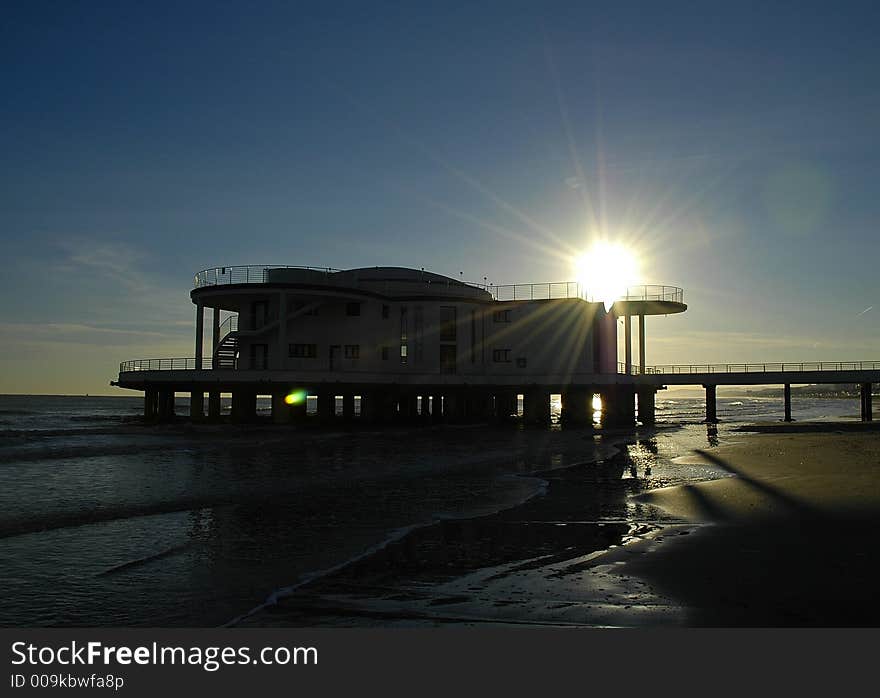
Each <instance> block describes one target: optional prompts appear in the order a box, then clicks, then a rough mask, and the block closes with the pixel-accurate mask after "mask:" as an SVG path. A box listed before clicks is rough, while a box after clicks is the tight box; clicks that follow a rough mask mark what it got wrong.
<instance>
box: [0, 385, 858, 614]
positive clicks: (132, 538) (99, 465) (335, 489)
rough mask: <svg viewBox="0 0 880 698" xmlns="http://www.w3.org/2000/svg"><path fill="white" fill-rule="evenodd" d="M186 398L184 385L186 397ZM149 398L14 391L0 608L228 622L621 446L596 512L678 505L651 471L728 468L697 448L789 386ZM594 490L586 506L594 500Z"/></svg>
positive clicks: (6, 434) (667, 476)
mask: <svg viewBox="0 0 880 698" xmlns="http://www.w3.org/2000/svg"><path fill="white" fill-rule="evenodd" d="M179 405H180V411H181V412H183V411H184V409H185V401H184V400H183V399H180V400H179ZM141 408H142V404H141V400H140V399H139V398H124V397H112V398H111V397H52V396H0V570H2V572H0V599H2V601H0V625H3V626H143V625H149V626H212V625H222V624H224V623H227V622H229V621H230V620H232V619H234V618H237V617H239V616H241V615H242V614H246V613H248V611H249V610H251V609H253V608H255V607H258V606H260V605H261V604H263V603H264V602H265V601H266V600H267V599H271V598H273V595H274V594H276V592H278V590H287V591H288V592H289V591H290V590H291V589H295V588H296V587H297V585H298V584H302V583H303V582H305V581H308V580H310V579H314V578H315V577H317V576H320V575H321V574H323V573H325V572H326V571H328V570H334V569H339V568H340V567H341V566H344V565H345V564H346V563H347V562H348V561H351V560H355V559H363V558H364V557H365V556H369V554H370V552H371V551H375V550H377V549H380V548H381V547H382V546H383V545H384V544H385V543H387V542H388V541H391V540H399V539H400V538H401V537H404V536H406V535H407V532H408V531H411V530H413V529H415V528H417V527H423V526H426V525H430V524H432V522H436V521H437V520H438V519H445V520H449V519H455V518H467V517H475V516H484V515H487V514H490V513H492V512H496V511H499V510H502V509H507V508H510V507H514V506H517V505H518V504H520V503H522V502H526V501H537V500H535V499H534V498H536V497H538V498H540V497H541V495H542V493H543V492H544V491H545V489H546V485H547V482H546V479H545V478H544V477H542V474H544V473H547V472H548V471H553V470H556V469H560V468H569V467H572V466H578V465H579V464H581V465H583V464H586V465H583V467H592V466H591V465H590V464H596V463H598V464H602V463H611V464H613V467H611V468H610V469H607V470H606V471H603V473H611V475H608V476H603V477H601V478H595V483H594V484H591V485H590V487H589V488H588V490H589V491H588V494H587V495H586V496H587V497H590V496H591V494H590V493H592V492H593V491H595V498H594V499H593V500H591V501H590V503H589V507H590V511H591V516H594V517H597V519H599V520H602V521H608V522H615V523H616V524H618V525H621V526H622V527H623V528H624V529H625V528H626V526H634V525H638V524H639V523H640V522H642V521H644V520H650V519H656V518H657V517H661V518H662V515H661V514H660V513H658V512H656V511H652V510H649V509H646V508H645V507H639V506H635V505H633V504H632V503H631V501H630V497H629V495H630V494H632V493H634V492H638V491H642V490H644V489H646V488H651V487H659V486H666V485H671V484H677V483H681V482H693V481H697V480H701V479H707V478H715V477H723V476H726V474H725V473H723V472H719V471H718V470H716V469H713V467H712V466H709V465H706V464H705V463H702V462H701V461H700V460H699V459H697V458H694V459H689V458H688V456H689V454H692V452H693V450H694V449H698V448H713V447H715V446H717V445H719V444H723V443H729V442H731V441H734V440H737V439H741V438H743V435H742V434H741V433H738V432H736V431H735V430H734V429H735V427H736V426H737V425H740V424H742V423H747V422H751V421H756V420H778V419H780V418H781V415H782V401H781V399H778V398H757V397H721V398H719V401H718V415H719V418H720V419H721V420H722V422H721V424H719V425H718V427H717V428H715V427H707V426H706V425H703V424H700V423H699V422H700V420H701V419H702V417H703V403H702V400H701V399H699V398H687V397H680V396H677V395H676V394H675V393H668V394H667V393H659V394H658V399H657V417H658V421H659V424H658V427H657V429H654V430H650V431H648V430H641V431H640V432H639V433H638V434H633V433H625V432H619V431H614V432H612V431H606V432H601V431H600V432H599V433H598V434H595V435H594V434H592V433H590V432H588V431H587V430H583V429H572V430H568V429H560V428H558V427H554V428H550V429H546V430H527V429H520V428H517V427H515V426H506V427H492V428H489V427H480V426H468V427H463V426H461V427H456V426H443V427H423V428H416V429H393V430H383V431H370V430H365V429H357V430H349V431H345V430H336V431H327V430H305V431H298V432H297V431H294V430H292V429H284V428H279V427H273V426H271V425H265V426H261V425H257V426H231V425H189V424H185V423H179V424H173V425H143V424H141V423H140V420H139V414H140V411H141ZM793 412H794V415H795V417H796V418H797V419H802V420H803V419H851V418H853V417H854V415H856V414H857V412H858V405H857V401H856V400H818V399H795V400H794V402H793ZM585 506H586V504H585Z"/></svg>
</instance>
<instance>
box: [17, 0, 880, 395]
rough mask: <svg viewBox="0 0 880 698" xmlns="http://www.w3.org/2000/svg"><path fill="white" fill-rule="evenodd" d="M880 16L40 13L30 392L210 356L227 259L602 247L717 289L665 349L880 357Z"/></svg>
mask: <svg viewBox="0 0 880 698" xmlns="http://www.w3.org/2000/svg"><path fill="white" fill-rule="evenodd" d="M401 5H406V6H404V7H401ZM877 15H878V11H877V10H876V9H874V8H873V7H872V5H871V4H868V3H865V4H853V3H826V4H824V5H822V6H817V7H815V8H813V7H811V5H810V4H809V3H804V2H797V3H781V2H780V3H755V4H749V3H723V4H722V3H719V4H714V3H642V4H640V3H616V4H611V3H602V4H591V3H587V2H577V3H553V2H540V3H539V2H528V3H526V2H522V3H519V2H503V3H469V4H457V3H452V2H450V3H424V4H421V6H420V4H418V3H411V4H403V3H378V2H373V3H333V4H332V5H331V4H329V3H295V2H293V3H270V2H260V3H167V4H164V3H138V4H135V3H106V4H102V3H97V2H91V3H42V2H27V3H12V4H10V5H8V6H7V11H6V17H5V22H4V23H3V26H2V28H0V32H2V41H0V55H2V61H3V65H4V70H3V72H2V75H0V88H2V94H3V109H2V110H0V125H2V128H0V145H2V150H3V153H4V165H5V166H4V167H3V168H2V171H0V178H2V188H0V197H2V206H0V252H2V254H3V257H4V262H5V264H4V273H3V275H2V277H0V290H2V304H3V307H2V310H3V317H2V319H0V339H2V342H3V344H4V347H5V349H4V352H3V356H2V357H0V392H90V393H98V392H107V391H109V390H110V389H109V387H108V381H109V380H110V379H111V378H112V377H114V372H115V370H116V365H117V364H118V362H119V361H120V360H123V359H128V358H137V357H141V356H144V357H148V356H172V355H173V356H188V355H191V354H192V330H191V328H192V323H193V310H192V306H191V304H190V303H189V300H188V295H187V294H188V290H189V287H190V284H191V279H192V275H193V273H194V272H195V271H197V270H199V269H202V268H205V267H209V266H215V265H231V264H248V263H259V264H262V263H279V264H295V265H298V264H305V265H308V264H312V265H328V266H334V267H339V268H347V267H355V266H372V265H377V264H387V265H403V266H414V267H426V268H429V269H432V270H435V271H437V272H440V273H445V274H449V275H452V276H458V274H459V272H462V274H463V276H464V278H466V279H472V280H482V278H483V277H484V276H486V277H488V278H489V280H490V281H494V282H496V283H513V282H530V281H549V280H566V279H569V278H571V277H572V270H571V257H572V255H574V254H575V253H576V252H577V251H579V250H582V249H584V248H585V247H587V246H589V244H590V243H591V241H592V240H594V239H595V238H596V237H598V236H602V237H605V238H608V239H611V240H615V241H619V242H623V243H625V244H627V245H630V246H631V247H633V248H634V249H635V250H636V251H637V252H638V253H639V255H640V256H641V258H642V268H643V275H644V277H645V281H648V282H657V283H667V284H676V285H679V286H682V287H684V288H685V294H686V295H685V299H686V301H687V302H688V304H689V305H690V309H689V310H688V312H687V313H685V314H684V315H681V316H676V317H670V318H656V319H651V320H649V324H648V331H649V336H648V353H649V356H648V361H649V363H689V362H716V361H764V360H766V361H773V360H792V361H800V360H819V359H877V358H880V351H878V347H880V329H878V328H880V323H878V321H877V318H878V315H877V313H880V298H878V295H880V293H878V289H880V282H878V273H877V269H878V263H877V259H878V255H877V253H878V251H880V236H878V228H877V220H878V212H880V196H878V185H877V182H878V181H880V138H878V124H880V90H878V85H880V83H878V80H877V74H878V68H880V48H878V42H877V41H876V37H875V36H873V35H872V31H873V29H874V28H875V27H876V26H877V20H878V16H877ZM875 306H876V307H875ZM867 308H875V309H873V310H867V311H866V309H867ZM74 366H75V367H76V370H71V367H74Z"/></svg>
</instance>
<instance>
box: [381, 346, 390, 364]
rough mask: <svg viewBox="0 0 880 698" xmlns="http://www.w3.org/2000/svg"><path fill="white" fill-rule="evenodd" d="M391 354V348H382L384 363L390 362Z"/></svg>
mask: <svg viewBox="0 0 880 698" xmlns="http://www.w3.org/2000/svg"><path fill="white" fill-rule="evenodd" d="M390 353H391V347H382V361H388V355H389V354H390Z"/></svg>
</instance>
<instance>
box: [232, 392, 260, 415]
mask: <svg viewBox="0 0 880 698" xmlns="http://www.w3.org/2000/svg"><path fill="white" fill-rule="evenodd" d="M256 418H257V394H256V393H253V392H251V391H248V390H236V391H234V392H233V393H232V420H233V421H234V422H253V421H254V420H255V419H256Z"/></svg>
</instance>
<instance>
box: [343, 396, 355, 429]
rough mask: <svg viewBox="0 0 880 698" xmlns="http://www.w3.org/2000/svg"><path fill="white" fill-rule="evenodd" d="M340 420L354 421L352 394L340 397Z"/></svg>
mask: <svg viewBox="0 0 880 698" xmlns="http://www.w3.org/2000/svg"><path fill="white" fill-rule="evenodd" d="M342 418H343V419H344V420H345V421H346V422H350V421H351V420H353V419H354V393H350V392H346V393H345V394H343V396H342Z"/></svg>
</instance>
